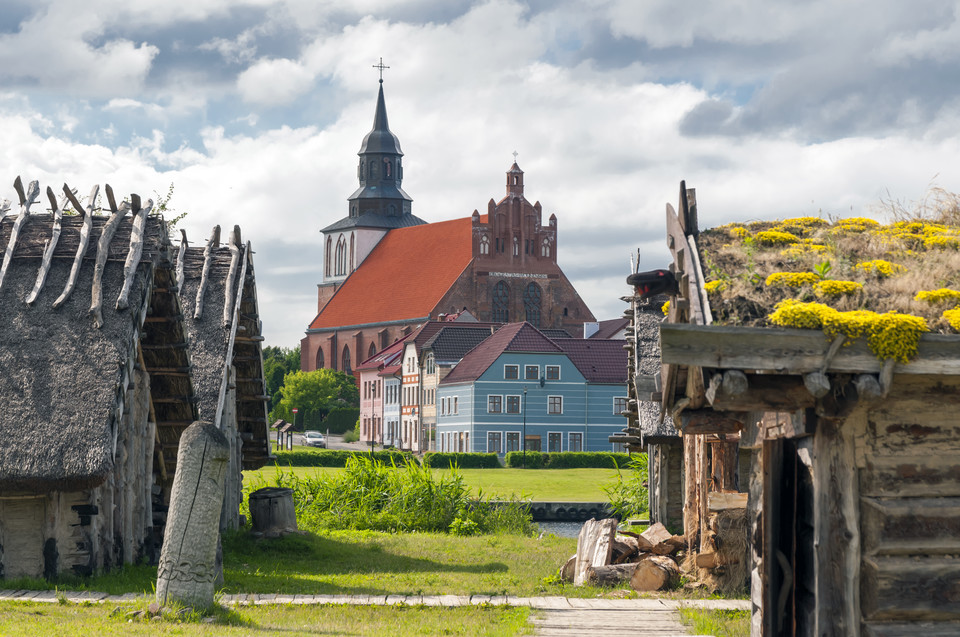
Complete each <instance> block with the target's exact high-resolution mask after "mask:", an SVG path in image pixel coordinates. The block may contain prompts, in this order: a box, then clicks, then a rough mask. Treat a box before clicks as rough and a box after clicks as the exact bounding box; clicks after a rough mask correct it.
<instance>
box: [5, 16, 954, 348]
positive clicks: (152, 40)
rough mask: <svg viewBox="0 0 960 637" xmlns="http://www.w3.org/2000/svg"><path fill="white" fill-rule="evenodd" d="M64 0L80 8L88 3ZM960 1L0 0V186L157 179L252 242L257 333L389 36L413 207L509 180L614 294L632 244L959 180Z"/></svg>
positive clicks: (302, 251) (298, 300)
mask: <svg viewBox="0 0 960 637" xmlns="http://www.w3.org/2000/svg"><path fill="white" fill-rule="evenodd" d="M80 6H82V7H83V9H82V12H81V10H80V9H78V7H80ZM958 13H960V5H958V3H957V2H947V1H942V0H935V1H931V0H912V1H911V2H903V1H902V0H869V1H867V0H863V1H858V0H848V1H844V2H837V1H835V0H804V1H800V0H794V1H771V0H731V1H729V2H715V1H708V0H691V1H689V2H684V3H676V2H668V1H667V0H642V1H640V0H580V1H573V0H570V1H566V0H528V1H526V2H521V1H511V0H480V1H469V0H444V1H443V2H440V1H438V0H327V1H325V2H317V1H315V0H135V1H134V2H130V1H129V0H85V2H83V3H82V5H81V4H78V3H77V2H74V1H73V0H3V2H2V3H0V199H2V198H8V199H15V193H14V191H13V188H12V183H13V180H14V178H15V177H16V176H17V175H21V176H22V177H23V179H24V181H28V180H32V179H39V180H40V182H41V185H43V186H46V185H53V186H54V187H55V188H56V186H57V185H58V184H61V183H63V182H67V183H69V184H70V185H71V186H73V187H75V188H78V189H79V191H80V193H87V192H89V190H90V187H91V186H92V185H93V184H95V183H99V184H103V183H110V184H111V185H112V186H113V188H114V189H115V190H116V191H118V192H120V193H130V192H136V193H138V194H140V195H142V196H144V197H147V196H153V197H154V198H156V195H154V193H161V194H162V193H165V192H166V191H167V189H168V187H169V186H170V184H174V196H173V199H172V201H171V202H170V205H171V206H172V207H173V208H174V209H176V210H177V211H178V212H187V213H188V214H187V216H186V218H185V219H184V221H183V222H182V224H181V225H182V227H185V228H186V229H187V231H188V234H189V235H190V238H191V240H192V241H202V240H203V239H204V238H205V237H206V236H208V235H209V232H210V229H211V227H212V226H213V225H214V224H216V223H221V224H223V225H224V226H225V227H227V226H232V225H233V224H239V225H240V226H241V227H242V229H243V231H244V238H245V239H250V240H251V241H252V242H253V245H254V249H255V250H256V252H257V254H256V257H255V259H256V266H257V275H258V282H259V300H260V307H261V313H262V315H263V319H264V331H265V334H266V336H267V343H268V344H272V345H283V346H294V345H296V344H297V343H298V341H299V339H300V337H301V336H302V335H303V330H304V329H305V327H306V325H307V324H308V323H309V322H310V320H311V319H312V318H313V316H314V314H315V312H316V300H315V289H316V288H315V284H316V283H317V282H318V281H319V280H320V278H321V270H320V263H321V243H320V234H319V229H320V228H322V227H324V226H326V225H328V224H329V223H332V222H333V221H336V220H337V219H339V218H341V217H343V216H345V215H346V212H347V204H346V198H347V197H348V196H349V195H350V193H351V192H352V191H353V190H354V188H355V187H356V161H357V157H356V153H357V150H358V149H359V147H360V141H361V139H362V138H363V135H364V134H365V133H366V132H367V131H368V130H369V129H370V126H371V124H372V121H373V111H374V106H375V102H376V91H377V71H376V70H375V69H373V68H372V65H373V64H375V63H376V62H377V61H378V60H379V58H380V57H381V56H382V57H383V60H384V63H385V64H387V65H389V66H390V69H388V70H386V71H385V72H384V90H385V93H386V98H387V110H388V113H389V118H390V126H391V129H392V130H393V131H394V133H396V134H397V135H398V137H399V138H400V142H401V145H402V147H403V150H404V153H405V157H404V168H405V170H404V173H405V174H404V177H405V179H404V184H403V185H404V189H405V190H406V191H407V192H408V193H409V194H410V195H411V196H412V197H413V199H414V204H413V206H414V207H413V210H414V213H415V214H416V215H417V216H419V217H421V218H423V219H425V220H427V221H440V220H445V219H452V218H457V217H463V216H468V215H469V214H470V213H471V212H472V211H473V210H474V209H475V208H479V209H480V210H481V211H483V210H484V209H485V206H486V202H487V201H488V200H489V199H490V198H495V199H499V198H500V197H501V196H502V195H503V193H504V183H505V175H504V173H505V171H506V170H507V169H508V168H509V166H510V164H511V162H512V160H513V157H512V155H511V153H512V152H513V151H517V152H518V153H519V158H518V161H519V163H520V166H521V167H522V168H523V170H524V171H525V173H526V179H525V181H526V194H527V197H528V198H529V199H530V200H531V201H534V200H539V201H540V202H541V203H542V204H543V208H544V213H545V214H547V215H549V214H550V213H555V214H556V215H557V217H558V218H559V232H560V239H559V243H560V251H559V256H560V264H561V267H563V269H564V271H565V272H566V273H567V276H568V277H570V279H571V280H572V281H573V283H574V285H575V286H576V287H577V289H578V290H579V291H580V293H581V295H582V296H583V297H584V299H585V300H586V302H587V304H588V305H589V306H590V308H591V309H592V310H593V312H594V313H595V314H596V315H597V316H598V318H612V317H615V316H619V315H620V313H621V311H622V309H623V305H622V303H621V302H620V301H619V298H618V297H620V296H621V295H622V294H624V293H625V292H626V290H625V287H624V284H623V280H624V277H625V276H626V274H627V273H628V268H629V255H630V253H631V252H635V251H636V250H637V249H640V252H641V267H642V268H643V269H653V268H656V267H662V266H664V265H665V264H666V263H667V252H666V249H665V247H664V223H663V218H664V212H663V211H664V204H665V203H666V202H667V201H671V202H676V200H677V194H678V186H679V182H680V180H681V179H685V180H686V182H687V185H688V186H689V187H695V188H696V189H697V198H698V202H699V208H700V219H701V226H704V227H707V226H711V225H719V224H722V223H727V222H729V221H736V220H746V219H759V218H776V217H787V216H796V215H806V214H813V215H817V214H822V215H825V216H827V215H833V216H849V215H851V214H856V215H871V216H876V215H878V214H879V212H878V206H879V204H880V202H881V201H884V200H890V199H892V200H899V201H903V202H909V201H916V200H919V199H921V198H922V197H923V195H924V193H925V192H926V191H927V189H928V187H929V186H930V185H931V184H933V185H936V186H940V187H942V188H945V189H947V190H950V191H954V192H957V191H960V90H958V87H960V81H958V80H960V24H958V17H960V16H958Z"/></svg>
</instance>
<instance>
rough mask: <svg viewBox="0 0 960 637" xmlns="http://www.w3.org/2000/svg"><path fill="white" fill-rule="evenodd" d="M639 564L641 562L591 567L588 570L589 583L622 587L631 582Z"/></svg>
mask: <svg viewBox="0 0 960 637" xmlns="http://www.w3.org/2000/svg"><path fill="white" fill-rule="evenodd" d="M638 564H640V562H628V563H626V564H608V565H607V566H591V567H590V568H588V569H587V582H588V583H590V584H593V585H595V586H620V585H621V584H623V583H624V582H628V581H630V579H631V578H632V577H633V572H634V571H636V570H637V565H638Z"/></svg>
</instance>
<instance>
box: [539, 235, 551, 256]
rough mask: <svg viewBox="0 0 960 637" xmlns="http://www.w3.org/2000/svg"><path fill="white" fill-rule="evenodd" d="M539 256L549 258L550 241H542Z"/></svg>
mask: <svg viewBox="0 0 960 637" xmlns="http://www.w3.org/2000/svg"><path fill="white" fill-rule="evenodd" d="M540 256H542V257H549V256H550V239H544V240H543V244H542V245H541V246H540Z"/></svg>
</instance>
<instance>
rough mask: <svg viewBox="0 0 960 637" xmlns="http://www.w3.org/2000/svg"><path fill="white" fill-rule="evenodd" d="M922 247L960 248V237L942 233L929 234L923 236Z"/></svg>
mask: <svg viewBox="0 0 960 637" xmlns="http://www.w3.org/2000/svg"><path fill="white" fill-rule="evenodd" d="M923 247H924V248H926V249H927V250H934V249H936V250H956V249H957V248H960V239H958V238H957V237H952V236H949V235H942V234H934V235H929V236H925V237H924V238H923Z"/></svg>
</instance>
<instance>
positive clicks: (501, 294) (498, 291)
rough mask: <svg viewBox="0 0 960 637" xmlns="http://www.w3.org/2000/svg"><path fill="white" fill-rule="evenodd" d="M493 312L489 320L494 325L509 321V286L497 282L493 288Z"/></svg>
mask: <svg viewBox="0 0 960 637" xmlns="http://www.w3.org/2000/svg"><path fill="white" fill-rule="evenodd" d="M492 301H493V303H492V305H493V312H492V315H491V320H492V321H493V322H494V323H506V322H508V321H509V320H510V286H508V285H507V284H506V283H504V282H503V281H498V282H497V284H496V285H495V286H493V299H492Z"/></svg>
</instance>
